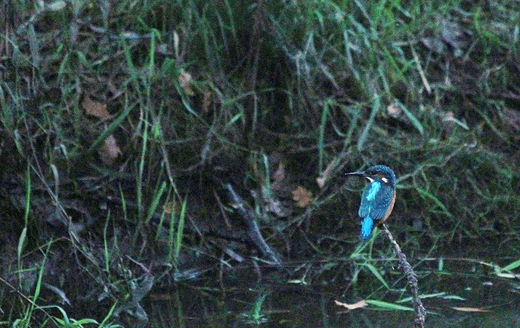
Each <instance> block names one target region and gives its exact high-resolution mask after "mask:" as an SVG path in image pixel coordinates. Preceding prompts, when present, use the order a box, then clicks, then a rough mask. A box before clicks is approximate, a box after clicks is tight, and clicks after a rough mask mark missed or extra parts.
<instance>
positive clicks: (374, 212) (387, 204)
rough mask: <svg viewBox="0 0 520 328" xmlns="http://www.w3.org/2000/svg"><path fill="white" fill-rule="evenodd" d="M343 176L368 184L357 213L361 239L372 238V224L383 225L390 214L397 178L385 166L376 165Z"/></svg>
mask: <svg viewBox="0 0 520 328" xmlns="http://www.w3.org/2000/svg"><path fill="white" fill-rule="evenodd" d="M345 175H356V176H361V177H364V178H366V179H367V180H368V181H369V182H370V184H369V185H368V186H367V187H366V188H365V190H364V191H363V196H361V205H360V206H359V211H358V215H359V217H360V218H361V239H363V240H367V239H369V238H370V236H372V230H374V224H377V225H381V224H383V223H384V222H385V221H386V219H388V217H389V216H390V213H392V209H393V208H394V203H395V184H396V180H397V178H396V177H395V173H394V171H392V169H391V168H389V167H388V166H386V165H376V166H372V167H371V168H369V169H368V170H366V171H362V172H350V173H345Z"/></svg>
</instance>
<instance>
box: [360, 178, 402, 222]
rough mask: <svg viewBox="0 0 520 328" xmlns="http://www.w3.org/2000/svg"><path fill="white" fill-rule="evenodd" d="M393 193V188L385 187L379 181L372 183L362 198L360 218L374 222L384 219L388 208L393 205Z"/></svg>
mask: <svg viewBox="0 0 520 328" xmlns="http://www.w3.org/2000/svg"><path fill="white" fill-rule="evenodd" d="M393 193H394V191H393V189H392V188H390V187H388V186H384V185H383V184H382V183H381V182H379V181H374V182H372V183H370V184H369V185H368V186H367V187H366V188H365V191H364V192H363V196H361V206H360V207H359V212H358V214H359V216H360V217H362V218H366V217H370V218H372V219H373V220H381V219H382V218H384V217H385V215H386V212H387V211H388V207H389V206H390V205H391V204H392V199H393V197H394V194H393Z"/></svg>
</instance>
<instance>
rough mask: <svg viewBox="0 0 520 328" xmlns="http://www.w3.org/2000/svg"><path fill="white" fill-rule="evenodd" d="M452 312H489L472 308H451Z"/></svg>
mask: <svg viewBox="0 0 520 328" xmlns="http://www.w3.org/2000/svg"><path fill="white" fill-rule="evenodd" d="M453 309H454V310H457V311H461V312H491V311H489V310H486V309H480V308H472V307H453Z"/></svg>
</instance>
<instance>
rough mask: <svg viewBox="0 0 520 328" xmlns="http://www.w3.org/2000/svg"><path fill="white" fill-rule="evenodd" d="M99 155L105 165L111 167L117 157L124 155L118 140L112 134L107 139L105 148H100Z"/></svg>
mask: <svg viewBox="0 0 520 328" xmlns="http://www.w3.org/2000/svg"><path fill="white" fill-rule="evenodd" d="M98 154H99V157H100V158H101V161H102V162H103V163H105V164H107V165H110V164H112V163H114V161H115V160H116V159H117V157H118V156H119V155H122V154H123V152H122V151H121V148H119V146H118V145H117V141H116V138H114V135H112V134H111V135H109V136H108V137H107V138H106V139H105V143H104V144H103V146H102V147H101V148H99V150H98Z"/></svg>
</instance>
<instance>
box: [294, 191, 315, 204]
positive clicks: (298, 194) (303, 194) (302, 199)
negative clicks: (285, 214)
mask: <svg viewBox="0 0 520 328" xmlns="http://www.w3.org/2000/svg"><path fill="white" fill-rule="evenodd" d="M292 195H293V197H292V199H293V200H294V201H295V202H296V206H298V207H307V206H309V204H310V203H312V192H310V191H308V190H307V189H305V188H303V187H302V186H298V188H296V189H295V190H293V191H292Z"/></svg>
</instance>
